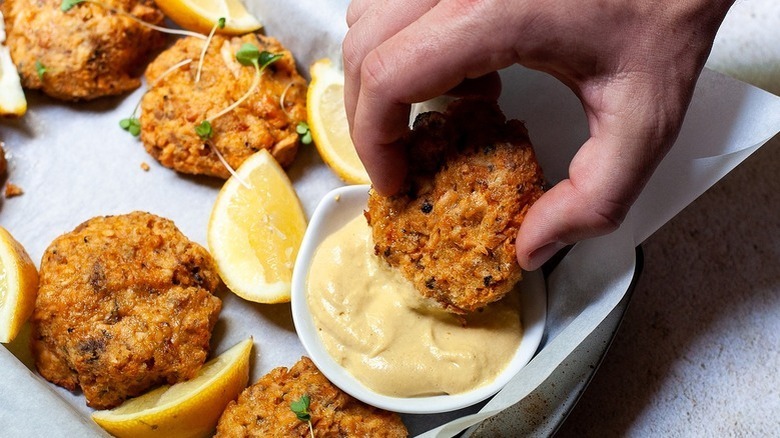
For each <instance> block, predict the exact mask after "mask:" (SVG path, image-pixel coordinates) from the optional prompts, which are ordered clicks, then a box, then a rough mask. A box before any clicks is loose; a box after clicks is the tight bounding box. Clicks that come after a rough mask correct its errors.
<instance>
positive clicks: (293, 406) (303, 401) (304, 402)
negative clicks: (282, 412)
mask: <svg viewBox="0 0 780 438" xmlns="http://www.w3.org/2000/svg"><path fill="white" fill-rule="evenodd" d="M310 403H311V398H310V397H309V396H308V395H302V396H301V398H299V399H298V400H295V401H293V402H292V403H290V410H291V411H293V413H294V414H295V416H296V417H298V419H299V420H301V421H311V412H309V404H310Z"/></svg>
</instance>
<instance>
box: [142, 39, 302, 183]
mask: <svg viewBox="0 0 780 438" xmlns="http://www.w3.org/2000/svg"><path fill="white" fill-rule="evenodd" d="M244 43H251V44H254V45H255V46H256V47H257V48H258V49H259V50H260V51H261V52H262V51H267V52H269V53H272V54H281V55H283V56H282V58H280V59H278V60H277V61H275V62H273V63H272V64H270V65H268V67H266V68H265V69H264V71H263V73H262V76H261V78H260V83H259V86H258V87H257V90H256V91H255V92H254V93H253V94H252V95H251V97H249V98H248V99H247V100H245V101H243V102H242V103H241V104H240V105H239V106H238V107H237V108H235V109H233V110H232V111H230V112H228V113H227V114H225V115H223V116H220V117H218V118H217V119H215V120H213V121H212V122H211V126H212V130H213V135H212V136H211V138H210V139H208V140H203V139H201V138H200V137H199V136H198V134H197V133H196V132H195V126H196V125H198V124H199V123H201V121H203V120H206V119H207V118H209V117H211V116H213V115H215V114H218V113H219V112H220V111H222V110H223V109H225V108H227V107H229V106H230V105H231V104H233V103H234V102H236V101H237V100H239V99H240V98H241V97H242V96H243V95H244V94H245V93H246V92H247V91H248V90H249V89H250V88H251V85H252V81H253V80H254V77H255V68H254V67H253V66H244V65H242V64H240V63H239V62H238V61H237V60H236V52H237V51H238V50H239V48H240V47H241V46H242V44H244ZM203 44H204V42H203V41H201V40H199V39H197V38H193V37H185V38H182V39H180V40H178V41H177V42H176V44H174V45H173V46H172V47H171V48H169V49H167V50H165V51H164V52H162V53H161V54H160V55H159V56H158V57H157V59H155V60H154V61H153V62H152V63H151V64H150V65H149V67H148V69H147V70H146V78H147V81H148V84H149V91H148V92H147V93H146V95H144V97H143V101H142V103H141V117H140V122H141V140H142V141H143V143H144V147H145V148H146V150H147V152H149V154H151V155H152V156H153V157H154V158H156V159H157V160H158V161H159V162H160V163H162V165H164V166H166V167H170V168H172V169H175V170H177V171H179V172H182V173H190V174H199V175H210V176H216V177H219V178H228V177H229V176H230V173H229V171H228V169H227V167H225V165H224V164H223V163H222V162H221V161H220V159H219V157H218V155H217V153H216V152H215V151H214V150H212V149H216V151H218V152H219V153H220V154H221V155H222V156H223V157H224V159H225V160H226V161H227V162H228V163H229V164H230V166H231V167H232V168H234V169H235V168H237V167H238V166H240V165H241V163H243V162H244V160H246V159H247V158H248V157H249V156H250V155H252V154H254V153H255V152H258V151H259V150H261V149H267V150H268V151H269V152H271V154H272V155H273V156H274V158H276V161H278V162H279V164H281V165H282V166H288V165H290V164H291V163H292V161H293V159H294V158H295V154H296V152H297V150H298V138H299V135H298V133H297V132H296V127H297V125H298V123H299V122H303V121H305V120H306V80H305V79H303V78H302V77H301V76H300V75H299V74H298V71H297V70H296V67H295V60H294V59H293V57H292V54H291V53H290V52H289V51H288V50H287V49H285V48H284V47H282V45H281V44H280V43H279V42H278V41H277V40H275V39H273V38H270V37H265V36H262V35H259V34H248V35H244V36H241V37H225V36H221V35H215V36H214V39H213V40H212V41H211V44H210V45H209V48H208V50H207V52H206V56H205V59H204V62H203V70H202V73H201V76H200V80H199V81H198V82H197V83H196V82H195V79H196V76H197V70H198V65H197V64H198V62H197V61H198V59H199V57H200V54H201V51H202V50H203ZM186 59H192V60H194V61H193V62H191V63H190V64H188V65H185V66H183V67H181V68H178V69H176V70H173V71H172V70H170V69H171V67H173V66H174V65H175V64H177V63H179V62H180V61H182V60H186Z"/></svg>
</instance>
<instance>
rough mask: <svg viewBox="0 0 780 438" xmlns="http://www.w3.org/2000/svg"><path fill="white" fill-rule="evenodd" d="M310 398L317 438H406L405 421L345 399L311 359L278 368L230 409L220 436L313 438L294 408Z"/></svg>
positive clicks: (245, 392)
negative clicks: (297, 401)
mask: <svg viewBox="0 0 780 438" xmlns="http://www.w3.org/2000/svg"><path fill="white" fill-rule="evenodd" d="M303 395H308V396H309V397H310V398H311V405H310V407H309V411H310V412H311V422H312V427H313V431H314V436H315V437H388V438H390V437H406V436H408V432H407V431H406V427H405V426H404V425H403V423H402V422H401V419H400V417H399V416H398V415H397V414H395V413H392V412H388V411H383V410H381V409H377V408H374V407H372V406H369V405H366V404H364V403H362V402H360V401H358V400H355V399H354V398H352V397H350V396H349V395H347V394H345V393H344V392H342V391H341V390H339V389H338V388H336V387H335V386H334V385H333V384H332V383H330V382H329V381H328V379H326V378H325V376H323V375H322V373H320V371H319V370H318V369H317V367H316V366H314V363H313V362H312V361H311V360H310V359H309V358H307V357H303V358H301V360H300V361H298V362H297V363H296V364H295V365H294V366H293V367H292V368H290V369H289V370H288V369H287V368H281V367H280V368H276V369H274V370H272V371H271V372H270V373H268V374H266V375H265V376H264V377H263V378H261V379H260V380H259V381H258V382H257V383H255V384H254V385H252V386H250V387H249V388H247V389H245V390H244V392H242V393H241V395H240V396H239V397H238V401H232V402H230V404H228V406H227V408H226V409H225V412H224V413H223V414H222V417H221V418H220V419H219V424H218V425H217V434H216V436H217V437H221V438H228V437H279V438H282V437H284V438H287V437H302V438H303V437H308V436H310V435H309V427H308V425H307V423H306V422H303V421H301V420H299V419H298V418H297V417H296V416H295V414H294V413H293V412H292V410H291V409H290V404H291V403H292V402H294V401H296V400H299V399H300V398H301V396H303Z"/></svg>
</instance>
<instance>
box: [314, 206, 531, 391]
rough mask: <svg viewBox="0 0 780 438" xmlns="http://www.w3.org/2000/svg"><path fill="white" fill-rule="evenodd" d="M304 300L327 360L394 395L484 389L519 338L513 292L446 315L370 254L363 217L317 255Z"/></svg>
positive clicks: (368, 233)
mask: <svg viewBox="0 0 780 438" xmlns="http://www.w3.org/2000/svg"><path fill="white" fill-rule="evenodd" d="M307 299H308V302H309V308H310V309H311V315H312V318H313V320H314V325H315V327H316V328H317V332H318V334H319V336H320V338H321V340H322V343H323V344H324V346H325V348H326V349H327V350H328V352H329V354H330V355H331V356H332V357H333V359H334V360H335V361H336V362H337V363H338V364H339V365H341V366H343V367H344V368H346V369H347V371H349V373H351V374H352V375H353V376H355V378H357V379H358V380H359V381H360V382H362V383H363V384H364V385H366V386H367V387H369V388H370V389H372V390H374V391H376V392H378V393H381V394H385V395H389V396H394V397H418V396H427V395H437V394H458V393H462V392H466V391H469V390H472V389H475V388H478V387H480V386H483V385H485V384H487V383H489V382H491V381H493V380H494V379H495V378H496V376H498V375H499V374H500V373H501V371H503V369H504V368H505V367H506V365H507V364H508V363H509V362H510V360H511V359H512V357H513V356H514V355H515V352H516V351H517V348H518V347H519V345H520V341H521V339H522V326H521V322H520V310H519V303H518V301H519V300H518V297H517V293H516V291H513V293H511V294H509V295H508V296H507V297H506V298H504V299H503V300H501V301H499V302H497V303H493V304H491V305H490V306H487V307H486V308H485V309H484V310H483V311H481V312H476V313H474V314H471V315H467V316H465V317H458V316H455V315H452V314H450V313H448V312H445V311H444V310H442V309H440V308H438V307H435V304H433V303H428V302H426V301H425V300H424V299H423V298H422V297H421V296H420V295H419V294H418V293H417V291H416V290H415V289H414V286H413V285H412V283H411V282H409V281H408V280H407V279H406V278H404V277H403V276H402V275H401V274H400V272H398V271H397V270H395V269H393V268H391V267H390V266H388V265H387V263H386V262H385V261H384V260H382V259H381V258H380V257H378V256H376V255H375V254H374V245H373V242H372V239H371V230H370V228H369V226H368V224H367V223H366V219H365V218H364V217H363V216H362V215H361V216H358V217H356V218H354V219H352V220H351V221H350V222H349V223H348V224H347V225H346V226H344V227H343V228H341V229H340V230H338V231H336V232H335V233H333V234H331V235H330V236H328V237H327V238H326V239H325V240H324V241H323V242H322V243H321V244H320V246H319V248H318V249H317V250H316V252H315V254H314V257H313V258H312V263H311V267H310V270H309V278H308V282H307Z"/></svg>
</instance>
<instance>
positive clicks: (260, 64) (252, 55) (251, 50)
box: [206, 43, 282, 122]
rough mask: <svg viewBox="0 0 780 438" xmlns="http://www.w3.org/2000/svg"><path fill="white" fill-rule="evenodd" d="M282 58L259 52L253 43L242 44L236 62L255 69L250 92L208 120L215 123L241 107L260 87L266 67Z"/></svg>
mask: <svg viewBox="0 0 780 438" xmlns="http://www.w3.org/2000/svg"><path fill="white" fill-rule="evenodd" d="M281 57H282V54H280V53H279V54H273V53H269V52H266V51H265V50H263V51H262V52H261V51H260V50H258V48H257V46H255V45H254V44H252V43H244V44H242V45H241V47H240V48H239V49H238V51H237V52H236V60H237V61H238V62H240V63H241V64H242V65H247V66H249V65H252V66H254V67H255V78H254V80H253V81H252V85H251V86H250V87H249V90H247V92H246V93H244V95H243V96H241V97H240V98H239V99H238V100H236V101H235V102H233V103H232V104H231V105H230V106H228V107H227V108H225V109H223V110H222V111H220V112H218V113H216V114H214V115H213V116H211V117H208V118H207V119H206V120H208V121H209V122H213V121H214V120H215V119H218V118H220V117H222V116H223V115H225V114H227V113H229V112H230V111H233V110H234V109H235V108H236V107H237V106H239V105H241V103H243V102H244V101H245V100H247V99H248V98H249V96H251V95H252V93H254V92H255V90H256V89H257V86H258V85H260V76H261V75H262V74H263V71H264V70H265V69H266V67H268V66H269V65H271V64H273V63H274V62H276V61H278V60H279V59H281Z"/></svg>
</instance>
